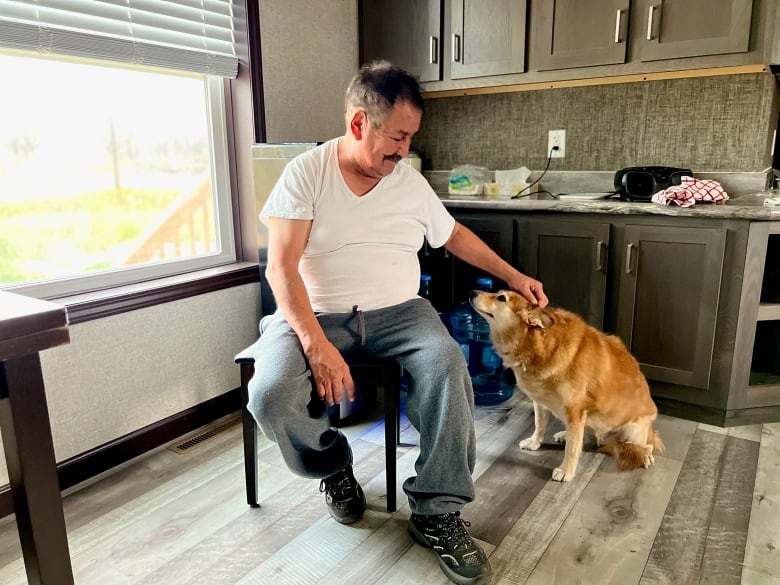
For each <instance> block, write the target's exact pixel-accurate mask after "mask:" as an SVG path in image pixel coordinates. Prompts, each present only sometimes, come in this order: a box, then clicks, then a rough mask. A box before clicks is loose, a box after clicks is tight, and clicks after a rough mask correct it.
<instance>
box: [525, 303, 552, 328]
mask: <svg viewBox="0 0 780 585" xmlns="http://www.w3.org/2000/svg"><path fill="white" fill-rule="evenodd" d="M524 318H525V324H526V325H528V327H536V328H538V329H549V328H550V327H552V326H553V323H555V320H554V319H553V318H552V315H550V314H549V313H547V311H545V310H544V309H540V308H539V307H533V308H530V309H528V310H527V311H526V312H525V315H524Z"/></svg>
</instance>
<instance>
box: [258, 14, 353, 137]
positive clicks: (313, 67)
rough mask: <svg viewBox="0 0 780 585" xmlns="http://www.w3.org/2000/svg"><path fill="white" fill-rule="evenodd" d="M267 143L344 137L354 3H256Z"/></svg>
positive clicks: (351, 53)
mask: <svg viewBox="0 0 780 585" xmlns="http://www.w3.org/2000/svg"><path fill="white" fill-rule="evenodd" d="M260 32H261V38H262V52H263V89H264V94H265V120H266V135H267V141H268V142H308V141H323V140H328V139H329V138H333V137H335V136H340V135H342V134H344V90H346V88H347V84H348V83H349V80H350V79H351V78H352V76H353V75H354V74H355V72H356V71H357V67H358V17H357V2H355V0H329V1H328V2H320V1H317V0H270V1H263V2H260Z"/></svg>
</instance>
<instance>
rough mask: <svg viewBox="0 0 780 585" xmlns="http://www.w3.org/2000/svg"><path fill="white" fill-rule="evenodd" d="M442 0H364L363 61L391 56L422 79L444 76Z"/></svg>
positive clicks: (389, 59) (362, 4) (362, 13)
mask: <svg viewBox="0 0 780 585" xmlns="http://www.w3.org/2000/svg"><path fill="white" fill-rule="evenodd" d="M441 15H442V2H441V0H393V1H392V2H388V1H386V0H361V2H360V20H361V40H362V53H361V57H362V59H361V60H362V62H363V63H370V62H371V61H373V60H375V59H387V60H388V61H391V62H392V63H394V64H396V65H398V66H399V67H403V68H404V69H406V70H407V71H409V73H411V74H412V75H414V76H416V77H417V78H418V79H419V80H420V81H423V82H424V81H438V80H440V79H441V70H442V68H441V55H442V51H443V47H442V34H441V33H442V31H441V28H442V21H441Z"/></svg>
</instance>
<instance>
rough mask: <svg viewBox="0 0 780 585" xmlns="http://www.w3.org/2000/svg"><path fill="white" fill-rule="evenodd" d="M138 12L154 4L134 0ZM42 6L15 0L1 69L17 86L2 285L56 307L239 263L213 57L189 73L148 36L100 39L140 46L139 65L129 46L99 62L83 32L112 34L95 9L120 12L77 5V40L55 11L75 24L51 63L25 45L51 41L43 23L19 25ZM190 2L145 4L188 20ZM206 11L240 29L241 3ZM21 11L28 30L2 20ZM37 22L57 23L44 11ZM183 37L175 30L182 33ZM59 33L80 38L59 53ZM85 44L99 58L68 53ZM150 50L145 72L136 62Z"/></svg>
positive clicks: (1, 238) (1, 181)
mask: <svg viewBox="0 0 780 585" xmlns="http://www.w3.org/2000/svg"><path fill="white" fill-rule="evenodd" d="M133 3H135V4H136V5H139V4H143V0H128V5H132V4H133ZM35 4H36V3H35V2H30V1H29V0H14V1H11V4H10V5H4V6H3V7H0V71H2V72H3V78H4V79H5V80H6V81H7V82H8V81H9V80H16V81H14V82H11V83H8V85H7V86H6V87H7V90H6V91H4V92H0V112H2V117H3V124H0V287H2V288H9V289H11V290H17V291H20V292H26V293H29V294H33V295H35V296H38V297H43V298H50V297H55V296H64V295H68V294H74V293H78V292H84V291H88V290H96V289H100V288H106V287H110V286H116V285H120V284H127V283H130V282H136V281H141V280H148V279H151V278H156V277H160V276H167V275H171V274H177V273H182V272H188V271H191V270H195V269H200V268H206V267H211V266H216V265H220V264H225V263H229V262H232V261H233V260H235V243H234V237H233V230H232V220H233V217H232V212H231V208H230V199H231V197H230V184H229V170H228V169H229V165H228V161H227V139H228V136H227V126H226V122H225V111H226V108H225V103H224V99H225V98H224V96H225V83H226V81H225V79H224V77H223V76H222V75H217V74H214V73H213V71H212V70H213V69H214V61H215V59H214V55H213V50H211V49H210V51H211V52H210V53H209V52H207V53H206V56H205V59H204V62H205V63H206V64H205V65H203V66H201V65H199V64H198V63H197V61H198V60H197V56H198V55H197V54H195V57H196V59H195V61H196V63H195V64H194V65H193V64H192V63H191V62H190V61H192V58H193V54H194V52H193V50H192V49H191V48H186V49H184V50H183V51H182V53H181V54H182V55H183V56H184V57H185V61H186V62H185V63H184V64H180V63H179V62H177V61H176V60H175V59H173V60H172V59H171V56H172V55H173V57H176V55H177V54H176V52H175V51H173V49H171V48H170V47H169V46H168V45H167V44H166V45H164V46H163V48H162V49H160V47H156V51H157V53H158V54H159V55H162V56H163V57H160V58H158V57H159V55H158V54H155V53H154V52H153V51H151V50H150V49H149V47H150V45H149V41H147V40H144V39H141V40H139V39H138V38H136V37H137V35H131V36H133V38H131V39H130V40H128V39H127V38H124V37H122V36H121V35H120V36H110V35H109V36H106V35H105V33H104V32H101V33H100V36H99V39H100V42H101V43H103V44H106V42H107V41H106V39H108V41H109V42H110V41H115V42H116V43H118V45H119V46H121V47H124V46H125V45H127V44H129V45H130V46H131V47H132V50H131V51H127V50H125V51H124V54H126V55H129V59H124V58H121V59H115V56H116V54H117V51H116V50H115V49H116V47H114V50H111V51H106V53H107V55H108V58H105V59H104V58H95V56H94V55H93V54H92V53H94V52H95V43H94V42H93V41H94V38H93V37H91V36H90V34H92V33H91V31H89V30H86V32H85V30H84V29H89V27H90V26H91V24H90V23H92V22H94V23H95V27H96V29H100V27H101V26H103V27H104V28H106V27H105V26H104V25H103V24H101V20H100V18H98V17H95V18H94V19H93V18H92V17H91V16H90V15H85V14H84V12H88V9H92V8H95V9H96V11H97V8H96V7H97V6H99V5H103V6H102V11H101V12H100V17H102V16H104V15H105V13H106V10H110V9H111V7H112V3H111V2H103V1H101V0H93V1H91V2H80V3H68V4H70V5H71V6H76V7H77V8H74V12H75V11H76V10H78V11H79V13H78V14H77V15H76V16H77V17H78V22H77V24H78V27H80V28H78V29H77V30H76V32H75V33H74V24H73V23H72V22H65V21H66V20H67V19H66V17H68V18H70V17H71V16H72V15H70V14H69V13H68V11H69V10H70V9H68V8H62V6H63V5H64V3H62V4H57V3H49V5H51V6H55V7H56V8H55V9H52V10H51V13H50V14H49V15H48V16H49V17H50V20H53V21H58V22H59V21H62V22H65V26H64V28H63V29H59V28H57V26H53V27H52V28H50V29H48V32H47V33H46V36H45V38H46V40H47V42H48V41H51V39H52V38H53V41H52V42H50V46H49V49H51V46H55V47H57V46H62V47H64V48H63V49H61V50H59V49H58V50H54V51H45V52H43V53H41V51H40V50H35V49H33V48H31V47H29V46H25V47H21V48H20V47H18V46H15V45H14V42H15V41H16V39H18V38H24V39H27V40H28V44H35V42H33V41H29V36H30V34H32V31H35V34H36V35H38V37H39V38H38V41H37V43H38V45H40V37H42V36H43V35H42V33H41V32H40V31H41V27H40V26H39V24H35V25H34V26H33V25H32V24H30V23H27V22H25V21H24V19H23V18H20V17H19V10H20V6H21V9H24V8H27V7H30V6H33V5H35ZM43 4H44V3H41V5H43ZM188 4H192V3H186V2H185V3H181V2H163V1H162V0H156V2H155V3H152V4H149V3H146V5H144V6H141V8H142V9H144V14H146V13H147V12H148V10H147V9H148V7H149V6H153V8H152V12H153V11H154V10H155V9H159V10H160V11H161V12H162V13H163V17H167V16H170V15H171V14H173V15H174V16H175V17H176V19H177V22H178V19H180V17H181V16H182V14H181V10H184V9H187V5H188ZM195 4H197V5H198V6H200V5H201V2H200V1H199V2H197V3H195ZM205 4H210V5H213V6H214V7H216V10H217V12H218V13H219V14H218V15H217V16H219V17H220V19H221V22H223V23H224V22H225V10H227V16H228V19H227V21H226V22H227V23H228V30H229V25H230V19H229V15H230V3H229V2H226V1H224V0H207V1H206V3H205ZM106 6H107V7H108V8H106ZM166 6H167V8H166ZM85 7H87V8H85ZM9 9H10V10H16V12H15V13H14V15H13V16H14V18H16V20H12V19H10V17H9V19H7V20H5V21H3V16H4V15H3V11H4V10H9ZM188 10H190V12H192V11H195V9H194V8H192V9H188ZM131 11H132V8H131V9H130V11H127V10H125V11H121V12H117V15H118V17H124V14H125V13H127V12H131ZM32 14H33V13H30V14H28V15H27V16H28V20H30V19H32V16H31V15H32ZM34 15H35V17H36V18H42V17H47V13H46V10H45V9H43V10H37V11H36V12H35V13H34ZM131 16H133V17H136V19H137V20H138V15H131ZM185 16H187V17H188V18H190V19H192V18H194V17H195V14H194V12H193V13H192V14H189V13H187V14H186V15H185ZM215 18H216V17H215ZM58 22H55V25H57V24H58ZM148 23H149V21H148V15H147V25H148ZM152 24H155V23H154V22H152ZM157 24H160V25H161V26H162V27H163V29H164V27H165V26H168V27H171V26H172V25H171V23H170V22H169V21H165V20H161V21H160V22H159V23H157ZM150 26H151V25H150ZM150 26H147V28H150ZM186 26H189V25H186ZM25 27H28V28H25ZM29 27H33V28H29ZM183 28H186V27H185V25H182V26H179V27H178V28H172V29H170V30H174V31H176V30H178V34H179V35H181V31H182V30H183ZM202 28H203V30H204V31H205V30H206V28H207V27H205V26H203V27H202ZM16 29H18V30H16ZM111 30H113V29H111ZM165 30H168V29H165ZM9 31H10V32H12V33H13V32H14V31H15V32H16V34H15V35H9ZM52 31H53V32H52ZM58 31H60V34H62V35H69V36H68V40H67V42H63V43H61V44H60V45H58V42H57V36H56V35H57V34H58ZM24 33H27V34H24ZM74 34H75V35H76V37H79V35H81V36H83V37H84V38H82V39H81V40H82V41H83V43H82V44H83V48H84V49H85V51H86V53H85V51H81V52H80V51H78V50H77V51H75V52H74V53H75V54H65V53H68V52H70V46H71V45H75V46H76V47H78V46H79V43H78V42H76V43H73V42H72V41H73V35H74ZM112 34H115V33H112ZM149 36H150V37H154V35H149ZM8 39H12V40H13V41H14V42H10V41H9V40H8ZM168 40H170V39H168ZM166 42H167V41H166ZM9 45H10V46H9ZM196 45H197V43H196ZM98 46H99V44H98ZM52 52H53V53H56V54H52ZM139 54H141V55H144V58H143V59H141V60H143V61H144V63H143V64H141V65H139V64H138V63H136V62H135V61H138V60H139V59H138V55H139ZM98 57H100V55H98ZM116 61H120V62H119V63H117V62H116ZM125 61H127V62H125ZM149 61H151V62H152V65H153V66H150V65H148V64H147V62H149ZM160 62H161V63H164V64H166V65H168V64H169V63H173V65H175V66H172V67H160V66H159V63H160ZM229 63H230V61H229ZM235 67H236V64H235V62H233V69H235ZM204 69H205V72H204ZM228 71H230V67H228ZM219 73H224V71H220V72H219ZM228 76H229V75H228ZM11 87H13V90H12V91H9V90H10V88H11Z"/></svg>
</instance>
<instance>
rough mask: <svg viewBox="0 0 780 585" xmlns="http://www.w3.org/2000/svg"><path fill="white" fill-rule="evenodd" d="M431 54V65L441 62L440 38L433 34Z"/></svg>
mask: <svg viewBox="0 0 780 585" xmlns="http://www.w3.org/2000/svg"><path fill="white" fill-rule="evenodd" d="M430 53H431V54H430V55H429V61H428V62H429V63H430V64H431V65H435V64H436V63H438V62H439V39H438V37H434V36H431V37H430Z"/></svg>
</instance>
